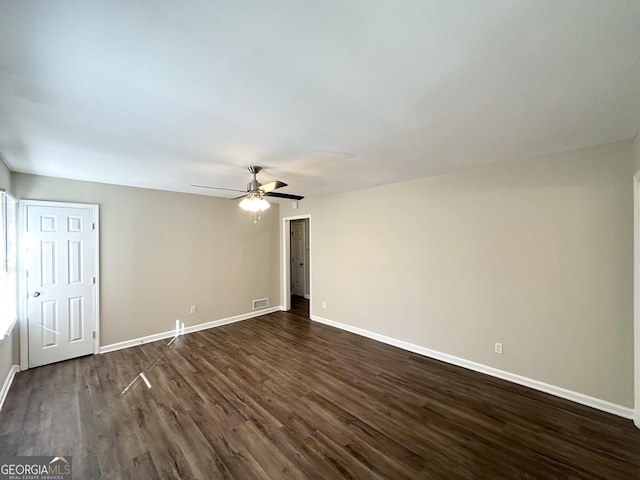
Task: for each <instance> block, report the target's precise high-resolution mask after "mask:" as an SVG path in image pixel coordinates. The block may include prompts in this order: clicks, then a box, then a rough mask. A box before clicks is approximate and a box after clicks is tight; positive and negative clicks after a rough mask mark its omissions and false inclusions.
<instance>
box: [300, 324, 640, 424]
mask: <svg viewBox="0 0 640 480" xmlns="http://www.w3.org/2000/svg"><path fill="white" fill-rule="evenodd" d="M311 320H313V321H315V322H318V323H323V324H325V325H329V326H331V327H335V328H339V329H341V330H346V331H347V332H351V333H355V334H357V335H362V336H363V337H368V338H371V339H373V340H377V341H379V342H382V343H386V344H388V345H393V346H394V347H398V348H401V349H403V350H408V351H409V352H413V353H417V354H419V355H423V356H425V357H429V358H435V359H436V360H441V361H443V362H446V363H450V364H452V365H457V366H459V367H464V368H467V369H469V370H473V371H476V372H480V373H485V374H487V375H491V376H493V377H497V378H501V379H503V380H508V381H510V382H513V383H517V384H518V385H523V386H525V387H529V388H533V389H535V390H540V391H541V392H545V393H550V394H551V395H555V396H556V397H561V398H564V399H566V400H571V401H574V402H576V403H580V404H582V405H586V406H588V407H593V408H596V409H598V410H602V411H604V412H608V413H612V414H614V415H618V416H620V417H624V418H629V419H631V418H633V416H634V411H633V409H631V408H628V407H624V406H622V405H618V404H615V403H611V402H608V401H606V400H601V399H599V398H595V397H591V396H589V395H585V394H583V393H578V392H574V391H572V390H567V389H566V388H562V387H557V386H555V385H550V384H548V383H544V382H540V381H538V380H533V379H531V378H527V377H523V376H521V375H516V374H515V373H510V372H505V371H504V370H498V369H497V368H493V367H489V366H487V365H483V364H481V363H476V362H472V361H471V360H466V359H464V358H460V357H455V356H453V355H449V354H447V353H442V352H438V351H437V350H431V349H430V348H425V347H421V346H419V345H414V344H412V343H408V342H405V341H402V340H397V339H395V338H391V337H387V336H385V335H380V334H378V333H374V332H370V331H369V330H364V329H362V328H358V327H353V326H351V325H346V324H344V323H340V322H335V321H333V320H329V319H326V318H322V317H318V316H315V315H312V316H311Z"/></svg>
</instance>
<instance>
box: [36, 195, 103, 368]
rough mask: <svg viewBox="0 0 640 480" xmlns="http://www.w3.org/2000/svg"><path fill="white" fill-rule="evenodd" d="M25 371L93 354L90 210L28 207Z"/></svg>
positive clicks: (92, 244)
mask: <svg viewBox="0 0 640 480" xmlns="http://www.w3.org/2000/svg"><path fill="white" fill-rule="evenodd" d="M26 223H27V233H28V237H29V238H30V245H29V256H28V265H27V289H28V295H29V296H28V302H27V310H28V327H27V328H28V337H29V340H28V341H29V367H36V366H40V365H45V364H48V363H53V362H59V361H61V360H67V359H69V358H74V357H79V356H82V355H88V354H91V353H93V350H94V346H93V330H94V327H95V320H96V312H95V302H94V296H95V295H96V291H95V290H96V289H95V285H94V281H93V274H94V273H93V272H94V265H93V262H94V260H93V259H94V252H93V249H94V238H93V236H94V230H93V208H92V207H86V208H82V207H77V208H76V207H54V206H37V205H27V222H26Z"/></svg>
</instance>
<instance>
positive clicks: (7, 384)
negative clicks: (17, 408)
mask: <svg viewBox="0 0 640 480" xmlns="http://www.w3.org/2000/svg"><path fill="white" fill-rule="evenodd" d="M19 371H20V366H19V365H11V368H10V369H9V373H7V378H5V379H4V384H3V385H2V390H0V410H2V406H3V405H4V401H5V400H6V399H7V395H8V394H9V389H10V388H11V384H12V383H13V378H14V377H15V376H16V373H18V372H19Z"/></svg>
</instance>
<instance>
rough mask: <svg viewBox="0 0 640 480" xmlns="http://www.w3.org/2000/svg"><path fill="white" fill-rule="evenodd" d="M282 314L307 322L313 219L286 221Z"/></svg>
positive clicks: (284, 228) (304, 217)
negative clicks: (299, 316)
mask: <svg viewBox="0 0 640 480" xmlns="http://www.w3.org/2000/svg"><path fill="white" fill-rule="evenodd" d="M282 234H283V247H284V248H283V250H284V251H283V256H282V258H283V285H282V287H283V288H282V290H283V298H282V306H283V310H285V311H288V310H297V311H299V312H300V313H301V314H302V313H303V312H304V315H305V316H306V317H307V318H308V317H309V316H310V313H311V312H310V303H311V218H310V216H309V215H302V216H299V217H286V218H283V232H282Z"/></svg>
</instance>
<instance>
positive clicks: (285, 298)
mask: <svg viewBox="0 0 640 480" xmlns="http://www.w3.org/2000/svg"><path fill="white" fill-rule="evenodd" d="M305 218H308V219H309V239H308V240H309V252H310V253H311V252H313V244H312V239H313V235H312V233H311V229H312V225H311V215H295V216H293V217H282V310H283V311H285V312H286V311H288V310H291V262H290V257H291V236H290V232H291V221H292V220H303V219H305ZM308 267H309V297H310V299H309V316H311V309H312V308H313V307H312V306H311V305H312V301H311V300H312V299H313V265H312V261H311V255H309V265H308Z"/></svg>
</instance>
